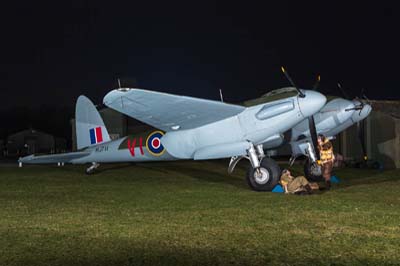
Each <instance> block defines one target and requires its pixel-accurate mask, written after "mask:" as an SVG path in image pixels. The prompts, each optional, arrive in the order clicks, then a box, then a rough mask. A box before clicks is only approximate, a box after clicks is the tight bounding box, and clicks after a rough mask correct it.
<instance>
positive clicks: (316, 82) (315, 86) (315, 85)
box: [313, 75, 321, 91]
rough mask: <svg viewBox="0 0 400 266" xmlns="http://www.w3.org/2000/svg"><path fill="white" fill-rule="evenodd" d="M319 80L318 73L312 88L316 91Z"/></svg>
mask: <svg viewBox="0 0 400 266" xmlns="http://www.w3.org/2000/svg"><path fill="white" fill-rule="evenodd" d="M320 81H321V75H318V77H317V80H316V81H315V83H314V86H313V90H315V91H318V88H319V82H320Z"/></svg>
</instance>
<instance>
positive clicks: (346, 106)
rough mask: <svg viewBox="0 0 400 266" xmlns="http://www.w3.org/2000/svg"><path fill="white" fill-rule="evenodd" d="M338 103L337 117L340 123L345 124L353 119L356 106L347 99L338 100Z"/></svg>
mask: <svg viewBox="0 0 400 266" xmlns="http://www.w3.org/2000/svg"><path fill="white" fill-rule="evenodd" d="M336 102H337V104H338V105H339V109H338V110H339V111H338V112H337V115H336V117H337V119H338V120H339V122H340V123H343V122H344V121H346V120H347V119H349V118H350V117H352V115H353V113H354V107H355V104H354V103H353V102H352V101H349V100H345V99H338V100H337V101H336Z"/></svg>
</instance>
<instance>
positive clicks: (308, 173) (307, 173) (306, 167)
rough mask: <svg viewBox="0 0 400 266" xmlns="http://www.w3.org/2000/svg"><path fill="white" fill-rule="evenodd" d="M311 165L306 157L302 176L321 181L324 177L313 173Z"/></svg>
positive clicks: (312, 180) (309, 179) (313, 180)
mask: <svg viewBox="0 0 400 266" xmlns="http://www.w3.org/2000/svg"><path fill="white" fill-rule="evenodd" d="M312 167H315V166H313V165H312V164H310V161H309V160H308V159H307V160H306V162H305V164H304V176H305V177H306V178H307V180H308V181H311V182H321V181H324V178H323V177H322V175H321V174H319V175H318V174H313V172H314V171H313V169H312Z"/></svg>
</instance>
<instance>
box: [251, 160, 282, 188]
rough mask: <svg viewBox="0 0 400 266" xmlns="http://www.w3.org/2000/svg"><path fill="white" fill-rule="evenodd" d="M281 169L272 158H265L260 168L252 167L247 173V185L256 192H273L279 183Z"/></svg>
mask: <svg viewBox="0 0 400 266" xmlns="http://www.w3.org/2000/svg"><path fill="white" fill-rule="evenodd" d="M280 174H281V169H280V167H279V165H278V164H277V163H276V162H275V161H274V160H272V159H271V158H264V159H263V160H262V161H261V163H260V168H258V169H254V168H253V167H251V166H250V168H249V170H248V171H247V176H246V179H247V184H248V185H249V186H250V187H251V189H253V190H255V191H271V190H272V189H273V188H274V187H275V186H276V185H277V184H278V182H279V178H280Z"/></svg>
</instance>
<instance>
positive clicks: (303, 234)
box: [0, 161, 400, 265]
mask: <svg viewBox="0 0 400 266" xmlns="http://www.w3.org/2000/svg"><path fill="white" fill-rule="evenodd" d="M226 166H227V165H226V162H225V161H223V162H221V161H214V162H172V163H151V164H150V163H149V164H138V165H102V166H101V168H100V172H99V173H97V174H95V175H92V176H87V175H85V174H84V173H83V169H84V167H83V166H66V167H63V168H58V167H53V166H26V167H23V168H22V169H18V168H12V167H0V265H165V264H167V265H205V264H213V265H400V252H399V251H400V227H399V224H400V171H386V172H377V171H372V170H359V169H358V170H356V169H343V170H338V171H337V174H338V176H340V177H341V178H342V180H343V182H342V183H341V184H339V185H336V186H334V188H333V190H331V191H328V192H326V193H321V194H318V195H312V196H294V195H284V194H278V193H258V192H253V191H251V190H249V188H248V187H247V184H246V182H245V180H244V178H243V175H244V173H245V164H242V165H239V167H238V169H237V170H235V173H234V175H232V176H229V175H227V174H226ZM297 170H299V169H297ZM298 173H299V172H298Z"/></svg>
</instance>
